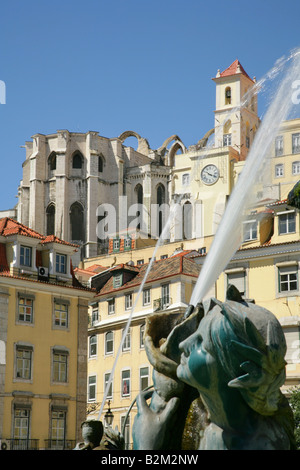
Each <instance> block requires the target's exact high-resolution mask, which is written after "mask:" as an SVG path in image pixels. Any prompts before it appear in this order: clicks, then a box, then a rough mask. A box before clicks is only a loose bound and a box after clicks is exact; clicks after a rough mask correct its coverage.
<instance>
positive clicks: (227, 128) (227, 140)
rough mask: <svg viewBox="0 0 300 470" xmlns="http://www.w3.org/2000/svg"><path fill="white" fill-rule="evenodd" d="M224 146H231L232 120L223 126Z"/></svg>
mask: <svg viewBox="0 0 300 470" xmlns="http://www.w3.org/2000/svg"><path fill="white" fill-rule="evenodd" d="M223 145H224V146H225V147H226V146H227V145H231V120H230V119H228V121H226V122H225V124H224V126H223Z"/></svg>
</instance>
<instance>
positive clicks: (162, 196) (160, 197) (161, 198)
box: [156, 184, 166, 236]
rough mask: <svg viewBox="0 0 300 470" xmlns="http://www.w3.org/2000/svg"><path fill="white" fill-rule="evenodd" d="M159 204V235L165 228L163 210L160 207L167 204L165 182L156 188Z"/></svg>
mask: <svg viewBox="0 0 300 470" xmlns="http://www.w3.org/2000/svg"><path fill="white" fill-rule="evenodd" d="M156 196H157V204H158V206H159V207H158V235H159V236H160V235H161V233H162V230H163V210H162V208H161V207H160V206H161V205H162V204H165V198H166V190H165V187H164V185H163V184H159V185H158V186H157V190H156Z"/></svg>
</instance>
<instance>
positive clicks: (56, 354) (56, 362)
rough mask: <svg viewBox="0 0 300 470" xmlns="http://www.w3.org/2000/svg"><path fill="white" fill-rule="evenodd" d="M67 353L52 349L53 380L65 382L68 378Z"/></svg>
mask: <svg viewBox="0 0 300 470" xmlns="http://www.w3.org/2000/svg"><path fill="white" fill-rule="evenodd" d="M67 374H68V354H67V353H66V352H64V351H53V381H54V382H61V383H66V382H67V379H68V375H67Z"/></svg>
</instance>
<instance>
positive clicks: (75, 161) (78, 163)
mask: <svg viewBox="0 0 300 470" xmlns="http://www.w3.org/2000/svg"><path fill="white" fill-rule="evenodd" d="M82 165H83V156H82V155H81V153H80V152H76V153H75V154H74V155H73V158H72V168H74V169H80V168H82Z"/></svg>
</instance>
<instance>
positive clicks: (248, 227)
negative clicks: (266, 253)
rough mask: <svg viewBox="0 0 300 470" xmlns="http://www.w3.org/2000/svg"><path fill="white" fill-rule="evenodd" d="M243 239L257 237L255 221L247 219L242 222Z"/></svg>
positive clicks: (254, 238) (247, 239)
mask: <svg viewBox="0 0 300 470" xmlns="http://www.w3.org/2000/svg"><path fill="white" fill-rule="evenodd" d="M243 228H244V241H245V242H246V241H249V240H256V239H257V221H256V220H248V221H247V222H244V227H243Z"/></svg>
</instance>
